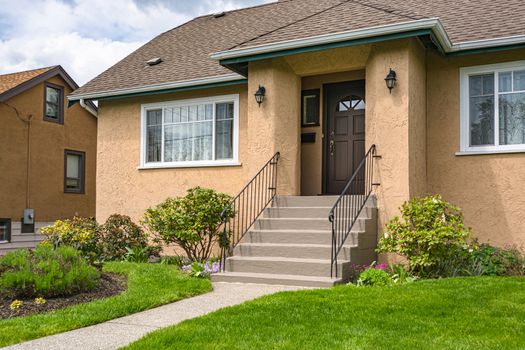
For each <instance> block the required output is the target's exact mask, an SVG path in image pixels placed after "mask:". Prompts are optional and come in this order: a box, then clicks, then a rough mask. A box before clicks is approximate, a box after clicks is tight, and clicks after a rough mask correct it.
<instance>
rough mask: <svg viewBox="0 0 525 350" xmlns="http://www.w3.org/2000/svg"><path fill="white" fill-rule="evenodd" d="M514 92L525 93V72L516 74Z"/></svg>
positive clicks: (520, 71)
mask: <svg viewBox="0 0 525 350" xmlns="http://www.w3.org/2000/svg"><path fill="white" fill-rule="evenodd" d="M514 91H525V70H517V71H515V72H514Z"/></svg>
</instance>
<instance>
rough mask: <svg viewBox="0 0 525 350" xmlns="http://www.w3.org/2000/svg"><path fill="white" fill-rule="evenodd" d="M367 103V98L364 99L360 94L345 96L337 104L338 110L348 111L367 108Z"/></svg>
mask: <svg viewBox="0 0 525 350" xmlns="http://www.w3.org/2000/svg"><path fill="white" fill-rule="evenodd" d="M365 107H366V104H365V100H363V99H362V98H361V97H359V96H355V95H352V96H346V97H345V98H343V99H342V100H341V101H339V103H338V104H337V111H338V112H348V111H351V110H354V111H356V110H363V109H365Z"/></svg>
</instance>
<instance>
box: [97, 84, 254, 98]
mask: <svg viewBox="0 0 525 350" xmlns="http://www.w3.org/2000/svg"><path fill="white" fill-rule="evenodd" d="M243 84H248V79H237V80H232V81H224V82H220V83H211V84H202V85H194V86H185V87H179V88H174V89H165V90H153V91H145V92H134V93H130V94H122V95H117V96H108V97H102V98H99V99H94V100H99V101H105V100H117V99H122V98H129V97H137V96H150V95H161V94H169V93H173V92H182V91H193V90H204V89H212V88H217V87H223V86H232V85H243Z"/></svg>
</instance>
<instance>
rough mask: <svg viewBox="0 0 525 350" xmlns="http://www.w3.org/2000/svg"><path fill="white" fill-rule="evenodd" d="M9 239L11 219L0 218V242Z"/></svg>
mask: <svg viewBox="0 0 525 350" xmlns="http://www.w3.org/2000/svg"><path fill="white" fill-rule="evenodd" d="M9 241H11V219H0V243H6V242H9Z"/></svg>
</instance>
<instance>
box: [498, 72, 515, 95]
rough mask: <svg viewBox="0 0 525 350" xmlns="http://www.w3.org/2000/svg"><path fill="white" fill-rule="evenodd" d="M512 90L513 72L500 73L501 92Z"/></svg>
mask: <svg viewBox="0 0 525 350" xmlns="http://www.w3.org/2000/svg"><path fill="white" fill-rule="evenodd" d="M508 91H512V72H503V73H499V92H508Z"/></svg>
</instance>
